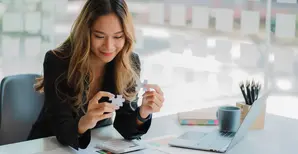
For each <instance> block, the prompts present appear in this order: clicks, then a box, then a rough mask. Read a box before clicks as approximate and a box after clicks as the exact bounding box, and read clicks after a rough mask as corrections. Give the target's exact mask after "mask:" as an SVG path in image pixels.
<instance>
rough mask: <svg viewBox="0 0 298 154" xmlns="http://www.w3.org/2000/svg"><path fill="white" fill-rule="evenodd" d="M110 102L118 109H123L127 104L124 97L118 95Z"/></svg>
mask: <svg viewBox="0 0 298 154" xmlns="http://www.w3.org/2000/svg"><path fill="white" fill-rule="evenodd" d="M109 100H110V101H112V103H111V104H114V105H116V106H118V107H122V106H123V103H124V102H125V99H124V98H123V96H122V95H116V97H113V98H110V99H109Z"/></svg>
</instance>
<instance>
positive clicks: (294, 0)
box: [277, 0, 297, 3]
mask: <svg viewBox="0 0 298 154" xmlns="http://www.w3.org/2000/svg"><path fill="white" fill-rule="evenodd" d="M277 3H297V0H277Z"/></svg>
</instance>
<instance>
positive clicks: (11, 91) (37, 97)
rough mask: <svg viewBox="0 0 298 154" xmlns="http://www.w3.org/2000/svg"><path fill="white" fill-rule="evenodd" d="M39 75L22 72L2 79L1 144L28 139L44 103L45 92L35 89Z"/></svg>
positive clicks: (0, 97)
mask: <svg viewBox="0 0 298 154" xmlns="http://www.w3.org/2000/svg"><path fill="white" fill-rule="evenodd" d="M37 77H39V75H37V74H22V75H14V76H7V77H5V78H4V79H2V81H1V91H0V109H1V110H0V111H1V116H0V119H1V127H0V145H3V144H10V143H16V142H21V141H25V140H26V139H27V137H28V135H29V132H30V130H31V128H32V125H33V124H34V122H35V121H36V120H37V117H38V115H39V113H40V111H41V108H42V106H43V103H44V96H43V94H40V93H38V92H36V91H35V90H34V83H35V79H36V78H37Z"/></svg>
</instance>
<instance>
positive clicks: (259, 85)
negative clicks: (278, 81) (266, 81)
mask: <svg viewBox="0 0 298 154" xmlns="http://www.w3.org/2000/svg"><path fill="white" fill-rule="evenodd" d="M260 90H261V84H260V83H258V84H257V88H256V100H257V99H258V97H259V92H260Z"/></svg>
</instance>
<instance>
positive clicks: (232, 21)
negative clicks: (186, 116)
mask: <svg viewBox="0 0 298 154" xmlns="http://www.w3.org/2000/svg"><path fill="white" fill-rule="evenodd" d="M84 2H85V0H1V2H0V78H1V79H2V78H3V77H5V76H8V75H14V74H23V73H38V74H42V72H43V70H42V63H43V58H44V54H45V52H47V51H48V50H51V49H53V48H55V47H56V46H57V45H59V44H60V43H62V41H63V40H64V39H65V38H66V37H67V36H68V34H69V32H70V29H71V26H72V24H73V22H74V20H75V19H76V17H77V15H78V13H79V12H80V9H81V7H82V6H83V4H84ZM126 2H127V4H128V6H129V10H130V12H131V14H132V15H133V19H134V23H135V30H136V34H137V35H136V36H137V44H136V47H135V52H137V53H138V54H139V55H140V58H141V61H142V74H141V75H142V76H141V77H142V79H147V80H148V81H149V83H155V84H159V85H160V86H161V88H162V89H163V91H164V93H165V97H166V101H165V104H164V107H163V109H162V111H161V112H160V113H157V114H155V116H162V115H167V114H172V113H177V112H179V111H184V110H190V109H194V108H203V107H209V106H214V105H218V104H235V103H236V102H239V101H243V97H242V95H241V91H240V89H239V82H241V81H244V82H245V81H246V80H247V79H250V80H251V79H254V80H256V81H259V82H260V83H262V84H263V90H265V89H268V88H271V89H273V95H272V96H271V97H270V98H269V102H270V104H269V105H268V108H267V112H270V113H273V114H278V115H282V116H287V117H291V118H298V113H296V112H297V106H298V103H297V96H298V86H297V85H298V82H297V76H298V57H297V52H298V37H297V36H298V30H297V29H298V16H297V13H298V0H126ZM295 111H296V112H295Z"/></svg>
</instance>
